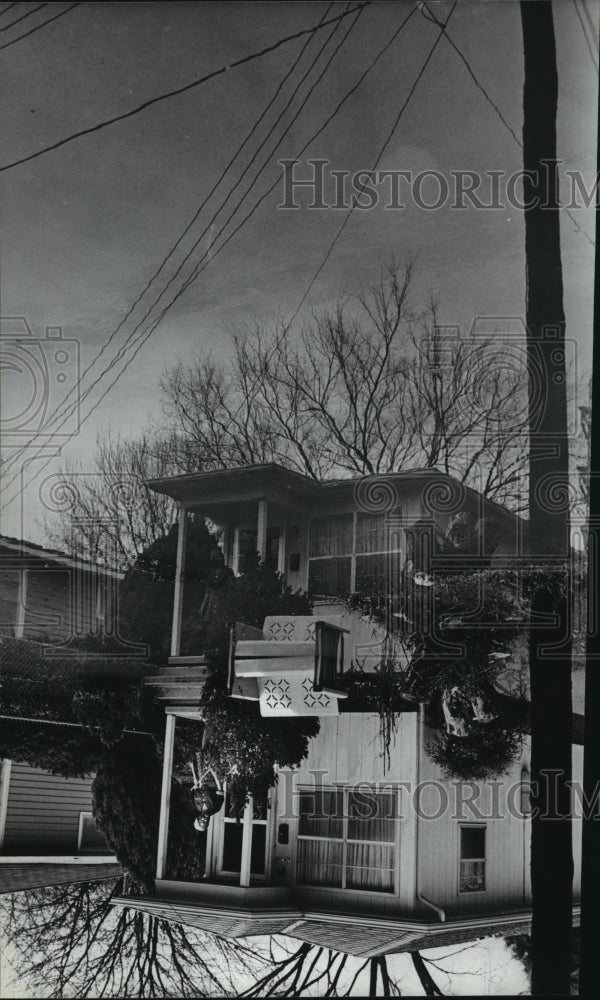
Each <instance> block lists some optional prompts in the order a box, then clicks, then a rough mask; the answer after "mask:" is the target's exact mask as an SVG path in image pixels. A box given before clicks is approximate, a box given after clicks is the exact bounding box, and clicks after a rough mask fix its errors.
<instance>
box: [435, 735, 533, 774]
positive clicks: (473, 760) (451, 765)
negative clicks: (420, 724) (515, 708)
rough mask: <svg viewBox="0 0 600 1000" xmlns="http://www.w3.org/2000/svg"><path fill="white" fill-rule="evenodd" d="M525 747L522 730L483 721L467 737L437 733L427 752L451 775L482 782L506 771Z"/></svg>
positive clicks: (445, 772)
mask: <svg viewBox="0 0 600 1000" xmlns="http://www.w3.org/2000/svg"><path fill="white" fill-rule="evenodd" d="M521 747H522V737H521V735H520V734H519V733H517V732H515V731H514V730H512V731H511V730H507V729H499V728H496V727H494V726H493V725H489V724H487V723H481V724H479V725H477V726H476V727H474V728H473V729H472V731H471V732H470V733H468V734H467V735H466V736H452V735H451V734H449V733H446V732H440V733H437V734H436V736H435V737H434V739H433V740H432V741H431V743H429V744H428V745H427V752H428V754H429V755H430V757H431V758H432V760H434V761H435V762H436V763H437V764H439V765H440V767H441V768H442V771H443V772H444V774H445V775H446V776H447V777H450V778H461V779H463V780H464V781H482V780H483V779H485V778H494V777H497V776H498V775H500V774H506V773H507V771H508V770H509V769H510V767H511V765H512V763H513V761H514V760H515V758H516V757H517V755H518V754H519V752H520V750H521Z"/></svg>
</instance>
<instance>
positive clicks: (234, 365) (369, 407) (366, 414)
mask: <svg viewBox="0 0 600 1000" xmlns="http://www.w3.org/2000/svg"><path fill="white" fill-rule="evenodd" d="M413 284H414V262H412V261H411V262H409V263H408V264H406V265H404V266H403V267H400V266H397V265H395V264H394V265H392V266H391V267H390V268H389V269H387V270H386V271H385V272H384V273H383V274H382V276H381V278H380V280H379V281H378V282H377V283H376V284H374V285H372V286H371V287H369V288H368V289H367V290H366V291H364V292H362V293H360V294H358V295H357V296H355V297H352V298H347V299H345V300H343V301H341V302H340V303H338V305H337V306H336V307H335V308H334V309H333V310H330V311H328V312H325V313H322V314H321V315H316V316H314V317H313V321H312V323H311V324H310V325H309V326H307V327H305V328H304V329H303V330H301V331H300V333H299V334H298V335H295V334H293V333H292V331H291V330H290V328H289V327H288V326H287V325H286V324H285V323H284V322H282V321H280V322H278V323H277V324H276V325H275V326H274V327H273V328H271V329H266V330H265V329H262V328H261V327H260V326H256V327H254V328H252V329H250V330H247V331H245V332H244V333H243V334H238V335H236V336H235V337H234V339H233V352H232V357H231V358H230V360H229V361H228V362H225V363H222V364H219V363H218V362H216V361H215V360H214V358H212V357H210V356H200V357H199V358H197V359H196V361H195V362H194V363H193V364H191V365H184V364H183V363H179V364H178V365H176V366H175V367H174V368H172V369H171V370H169V371H168V372H167V373H166V375H165V377H164V379H163V383H162V385H163V390H164V393H165V400H166V402H165V409H166V414H167V417H168V419H170V421H171V425H172V427H173V430H174V434H175V436H176V437H177V438H178V440H180V441H181V442H183V441H185V442H186V447H187V453H188V455H189V452H190V450H191V452H192V453H193V454H194V455H195V456H196V462H197V463H200V464H199V465H198V467H206V468H225V467H227V466H231V465H246V464H252V463H255V462H266V461H278V462H281V463H282V464H284V465H287V466H289V467H291V468H295V469H297V470H299V471H301V472H304V473H305V474H307V475H309V476H312V477H314V478H327V477H331V476H336V475H337V476H340V475H341V476H349V475H365V474H367V475H368V474H374V473H376V474H385V473H387V472H391V471H398V470H402V469H406V468H417V467H418V468H439V469H441V470H443V471H445V472H448V473H451V474H453V475H455V476H457V477H458V478H459V479H460V480H461V481H464V482H466V483H468V484H469V485H473V486H474V487H475V488H477V489H481V490H482V492H483V493H484V494H485V495H487V496H490V497H493V498H495V499H497V500H499V501H502V502H505V503H508V504H509V505H510V506H512V507H513V509H518V508H519V506H520V505H522V504H523V502H524V500H523V498H524V495H525V493H526V490H525V489H524V487H523V476H524V473H525V462H526V448H525V444H524V432H525V431H526V427H525V425H524V421H523V418H522V417H521V416H520V415H521V414H522V411H523V400H524V399H525V398H526V391H527V379H526V366H525V364H524V363H523V364H522V365H521V367H519V365H518V364H514V363H513V362H514V360H515V359H514V358H509V359H508V362H509V363H504V361H505V359H504V358H503V356H502V351H500V350H499V348H498V341H497V340H495V339H494V337H493V335H490V336H489V337H487V338H484V337H478V336H469V335H467V336H464V337H461V336H458V335H457V334H456V331H455V330H454V328H444V327H440V326H439V325H438V312H439V310H438V306H437V303H436V302H435V301H430V302H429V303H428V305H427V306H426V308H423V309H417V308H416V306H415V304H414V302H413V298H414V295H413ZM507 350H508V349H507ZM492 361H493V362H494V364H492V363H491V362H492ZM184 462H185V456H182V457H181V458H180V464H183V463H184Z"/></svg>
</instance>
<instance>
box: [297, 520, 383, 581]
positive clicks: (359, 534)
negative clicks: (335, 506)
mask: <svg viewBox="0 0 600 1000" xmlns="http://www.w3.org/2000/svg"><path fill="white" fill-rule="evenodd" d="M399 521H400V512H399V511H396V512H394V514H393V517H389V516H388V515H386V514H365V513H363V512H357V513H355V514H339V515H336V516H329V517H321V518H313V520H312V521H311V525H310V544H309V550H308V555H309V569H308V590H309V593H311V594H315V595H319V596H324V597H346V596H347V595H348V594H350V593H359V594H362V595H364V596H372V597H375V596H381V595H383V594H389V593H392V592H393V591H394V590H395V588H396V585H397V584H396V581H397V580H398V578H399V575H400V567H401V559H400V552H401V547H400V527H399Z"/></svg>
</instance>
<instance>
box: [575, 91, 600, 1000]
mask: <svg viewBox="0 0 600 1000" xmlns="http://www.w3.org/2000/svg"><path fill="white" fill-rule="evenodd" d="M598 124H599V126H600V103H599V106H598ZM599 134H600V132H599ZM598 170H599V171H600V148H599V150H598ZM597 209H598V205H596V246H597V245H598V240H599V239H600V217H599V213H598V210H597ZM599 341H600V282H598V281H596V290H595V296H594V351H593V365H592V371H593V373H594V374H593V378H592V400H591V403H592V407H591V410H592V412H591V427H590V442H589V443H590V452H589V454H590V484H589V493H588V497H589V504H590V508H589V509H590V513H589V525H588V533H587V536H588V567H587V572H588V588H587V600H588V621H589V625H588V634H587V645H586V663H585V734H584V740H583V755H584V756H583V792H584V802H590V803H592V802H595V807H594V808H591V809H589V810H588V811H587V813H586V815H584V817H583V838H582V850H581V939H580V946H581V947H580V966H579V992H580V994H581V996H590V997H591V996H594V995H595V994H596V993H597V992H598V943H599V942H600V815H599V806H598V803H597V802H596V800H595V795H596V792H597V791H598V789H599V788H600V733H599V732H598V719H599V718H600V627H599V624H598V614H599V610H600V607H599V605H600V590H599V587H600V476H599V472H600V357H599V354H598V343H599Z"/></svg>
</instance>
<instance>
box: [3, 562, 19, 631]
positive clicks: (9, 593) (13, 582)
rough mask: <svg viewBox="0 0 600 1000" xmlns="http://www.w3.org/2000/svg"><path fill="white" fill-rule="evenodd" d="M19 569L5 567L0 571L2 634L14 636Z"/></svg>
mask: <svg viewBox="0 0 600 1000" xmlns="http://www.w3.org/2000/svg"><path fill="white" fill-rule="evenodd" d="M18 592H19V570H16V569H3V570H2V573H0V634H2V635H7V636H10V637H11V638H12V637H14V634H15V622H16V620H17V594H18Z"/></svg>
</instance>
